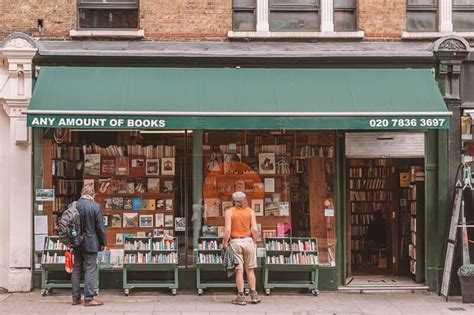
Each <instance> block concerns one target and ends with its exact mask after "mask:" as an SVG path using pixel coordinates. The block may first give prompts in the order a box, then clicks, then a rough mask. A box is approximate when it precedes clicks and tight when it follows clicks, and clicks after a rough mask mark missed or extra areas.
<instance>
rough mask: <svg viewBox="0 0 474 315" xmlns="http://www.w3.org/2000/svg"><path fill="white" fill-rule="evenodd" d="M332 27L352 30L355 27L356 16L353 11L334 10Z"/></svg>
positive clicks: (339, 29)
mask: <svg viewBox="0 0 474 315" xmlns="http://www.w3.org/2000/svg"><path fill="white" fill-rule="evenodd" d="M334 29H335V30H336V31H339V32H340V31H354V30H355V29H356V18H355V12H354V11H335V12H334Z"/></svg>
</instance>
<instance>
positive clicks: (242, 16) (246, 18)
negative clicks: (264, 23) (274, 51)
mask: <svg viewBox="0 0 474 315" xmlns="http://www.w3.org/2000/svg"><path fill="white" fill-rule="evenodd" d="M255 23H256V22H255V14H254V13H253V11H234V15H233V17H232V28H233V30H234V31H254V30H255Z"/></svg>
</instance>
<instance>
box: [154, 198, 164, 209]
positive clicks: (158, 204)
mask: <svg viewBox="0 0 474 315" xmlns="http://www.w3.org/2000/svg"><path fill="white" fill-rule="evenodd" d="M155 208H156V210H164V209H165V200H164V199H161V198H159V199H156V200H155Z"/></svg>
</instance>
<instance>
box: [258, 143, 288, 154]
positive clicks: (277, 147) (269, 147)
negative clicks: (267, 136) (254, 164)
mask: <svg viewBox="0 0 474 315" xmlns="http://www.w3.org/2000/svg"><path fill="white" fill-rule="evenodd" d="M259 153H275V154H286V153H287V149H286V144H262V145H259V146H258V145H257V146H255V154H256V155H257V154H259Z"/></svg>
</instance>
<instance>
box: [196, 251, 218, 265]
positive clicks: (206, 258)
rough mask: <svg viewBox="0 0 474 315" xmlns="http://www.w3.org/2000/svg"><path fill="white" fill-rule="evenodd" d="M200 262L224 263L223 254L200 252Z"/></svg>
mask: <svg viewBox="0 0 474 315" xmlns="http://www.w3.org/2000/svg"><path fill="white" fill-rule="evenodd" d="M198 264H222V255H220V254H203V253H199V255H198Z"/></svg>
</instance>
